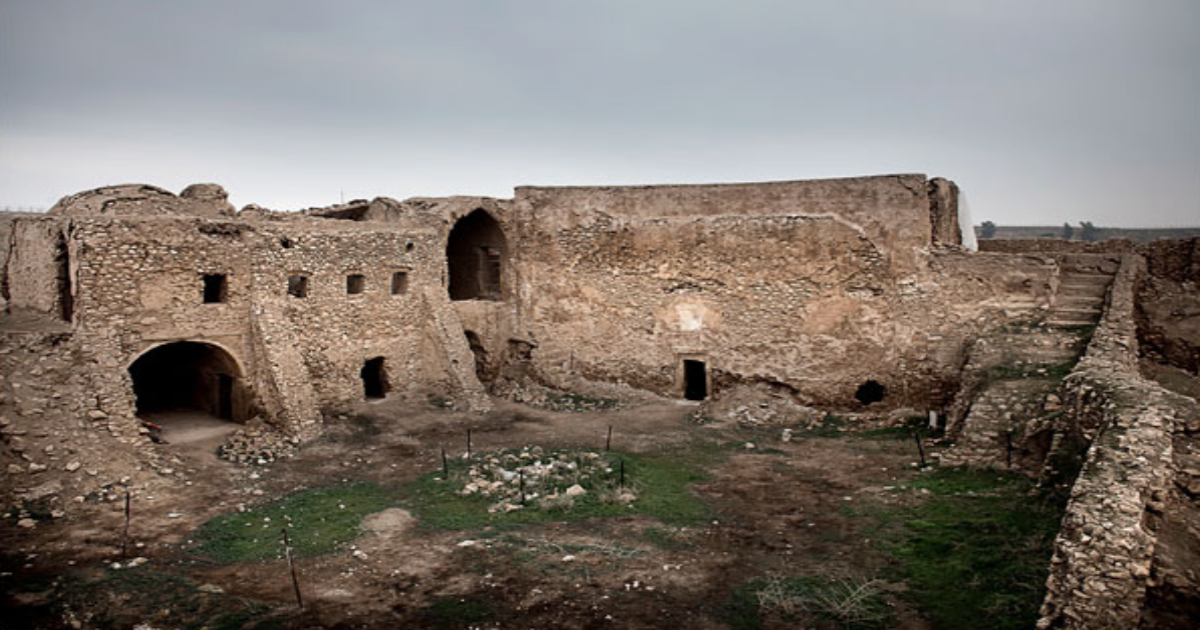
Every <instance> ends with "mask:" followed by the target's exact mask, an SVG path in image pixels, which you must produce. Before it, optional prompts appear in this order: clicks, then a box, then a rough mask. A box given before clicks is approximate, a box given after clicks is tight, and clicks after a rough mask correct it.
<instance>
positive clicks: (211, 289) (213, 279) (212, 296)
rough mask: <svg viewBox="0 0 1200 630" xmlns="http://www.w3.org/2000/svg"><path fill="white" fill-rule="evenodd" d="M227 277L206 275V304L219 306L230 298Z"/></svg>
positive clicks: (216, 274) (223, 275) (219, 274)
mask: <svg viewBox="0 0 1200 630" xmlns="http://www.w3.org/2000/svg"><path fill="white" fill-rule="evenodd" d="M226 278H227V276H226V275H225V274H223V273H206V274H204V303H205V304H219V303H221V302H224V301H225V300H227V299H228V298H229V295H228V294H229V288H228V284H229V283H228V282H227V281H226Z"/></svg>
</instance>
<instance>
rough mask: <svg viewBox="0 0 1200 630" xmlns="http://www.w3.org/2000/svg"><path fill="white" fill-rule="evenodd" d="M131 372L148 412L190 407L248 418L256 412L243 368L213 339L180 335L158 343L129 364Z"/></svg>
mask: <svg viewBox="0 0 1200 630" xmlns="http://www.w3.org/2000/svg"><path fill="white" fill-rule="evenodd" d="M129 375H130V376H131V377H132V378H133V393H134V395H135V396H136V397H137V411H138V415H139V416H142V417H143V418H149V417H156V418H161V417H163V416H164V415H170V414H177V413H180V412H190V413H191V415H201V416H205V415H206V416H209V417H210V419H211V418H218V419H221V420H227V421H233V422H244V421H245V420H246V419H247V417H248V416H249V415H250V409H249V404H248V396H247V395H246V392H245V386H244V385H243V383H242V371H241V368H239V367H238V364H237V361H235V360H234V359H233V357H232V356H230V354H229V353H228V352H227V351H225V349H223V348H221V347H219V346H216V345H213V344H209V343H203V342H198V341H176V342H173V343H168V344H164V345H161V346H158V347H156V348H152V349H150V350H148V351H146V352H145V353H143V354H142V355H141V356H140V357H138V358H137V360H136V361H134V362H133V363H132V364H131V365H130V366H129ZM196 412H199V414H197V413H196Z"/></svg>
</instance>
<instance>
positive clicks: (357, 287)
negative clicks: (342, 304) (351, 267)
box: [346, 273, 367, 295]
mask: <svg viewBox="0 0 1200 630" xmlns="http://www.w3.org/2000/svg"><path fill="white" fill-rule="evenodd" d="M366 288H367V277H366V276H364V275H362V274H361V273H352V274H350V275H348V276H346V293H347V294H349V295H358V294H359V293H362V292H363V291H364V290H365V289H366Z"/></svg>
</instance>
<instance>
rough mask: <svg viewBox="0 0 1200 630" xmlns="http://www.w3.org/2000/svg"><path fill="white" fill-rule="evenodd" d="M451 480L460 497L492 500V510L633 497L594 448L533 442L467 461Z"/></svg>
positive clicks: (564, 506)
mask: <svg viewBox="0 0 1200 630" xmlns="http://www.w3.org/2000/svg"><path fill="white" fill-rule="evenodd" d="M452 479H453V480H454V481H456V482H459V483H462V488H461V489H460V490H458V494H460V495H461V496H464V497H471V496H477V497H484V498H488V499H494V500H495V503H493V504H492V505H491V506H489V507H488V511H489V512H492V513H495V512H501V513H503V512H512V511H515V510H521V509H524V508H526V507H530V506H534V507H537V508H540V509H543V510H553V509H558V510H569V509H571V508H573V507H575V503H576V501H580V500H582V499H583V498H584V497H585V496H588V495H592V496H593V497H594V498H595V499H596V500H599V501H601V502H606V503H607V502H617V503H632V502H633V501H634V500H636V499H637V494H636V493H635V492H634V491H633V490H632V489H630V488H622V487H619V480H618V473H617V472H616V471H615V470H614V467H613V463H612V462H611V461H610V460H609V459H608V458H606V457H604V456H603V455H601V454H600V453H597V452H594V451H555V450H550V451H547V450H544V449H542V448H541V447H540V446H533V447H526V448H523V449H521V450H519V451H498V452H493V453H487V454H482V455H478V456H476V457H475V458H473V459H471V460H470V462H469V466H468V468H467V469H466V470H465V471H464V472H463V473H462V474H460V475H457V476H455V477H453V478H452Z"/></svg>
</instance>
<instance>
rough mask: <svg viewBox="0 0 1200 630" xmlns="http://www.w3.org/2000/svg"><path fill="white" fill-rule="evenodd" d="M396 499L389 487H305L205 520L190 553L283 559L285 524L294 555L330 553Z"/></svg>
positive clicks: (249, 559) (233, 558) (220, 559)
mask: <svg viewBox="0 0 1200 630" xmlns="http://www.w3.org/2000/svg"><path fill="white" fill-rule="evenodd" d="M394 503H395V501H394V498H393V497H392V496H391V495H390V494H389V493H388V492H387V491H386V490H384V489H383V488H381V487H379V486H377V485H374V484H367V483H359V484H350V485H342V486H325V487H321V488H313V489H310V490H304V491H301V492H297V493H295V494H292V495H289V496H286V497H283V498H282V499H279V500H277V501H272V502H270V503H266V504H264V505H260V506H257V507H254V508H251V509H248V510H246V511H245V512H240V513H230V514H225V515H223V516H218V517H216V518H214V519H212V520H210V521H208V522H207V523H204V524H203V525H201V526H200V527H199V528H198V529H197V530H196V534H195V537H194V538H195V540H196V545H195V547H194V548H193V549H192V551H194V552H196V553H199V554H203V555H205V556H208V557H210V558H212V559H213V560H215V561H217V562H254V561H259V560H267V559H273V558H281V557H283V544H282V541H281V536H280V531H281V530H282V529H283V528H285V527H286V528H287V531H288V537H289V538H290V539H291V543H292V549H293V553H295V554H296V555H300V556H305V555H317V554H322V553H329V552H330V551H333V550H334V549H337V548H338V547H339V546H341V545H343V544H345V543H348V542H350V541H352V540H354V539H355V538H357V537H358V533H359V531H358V528H359V523H360V522H361V521H362V519H363V517H364V516H366V515H368V514H371V513H373V512H378V511H380V510H383V509H386V508H388V507H390V506H392V505H394Z"/></svg>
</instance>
